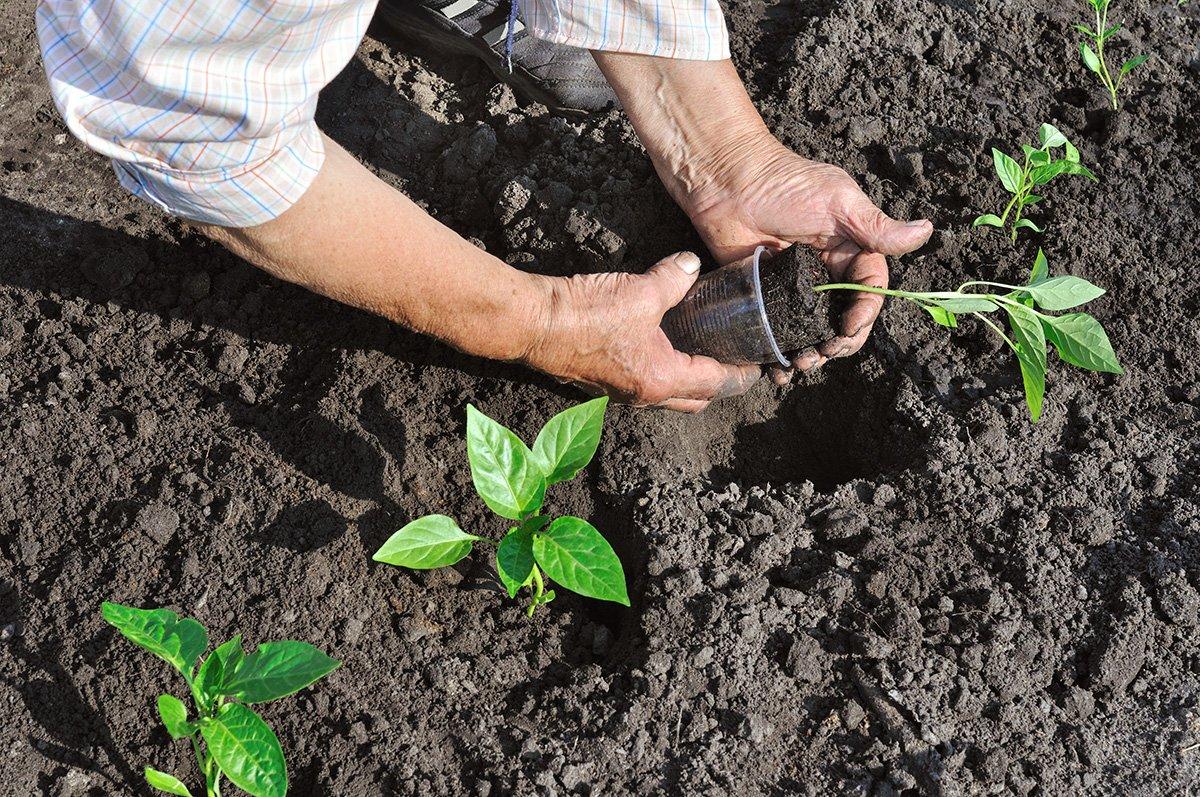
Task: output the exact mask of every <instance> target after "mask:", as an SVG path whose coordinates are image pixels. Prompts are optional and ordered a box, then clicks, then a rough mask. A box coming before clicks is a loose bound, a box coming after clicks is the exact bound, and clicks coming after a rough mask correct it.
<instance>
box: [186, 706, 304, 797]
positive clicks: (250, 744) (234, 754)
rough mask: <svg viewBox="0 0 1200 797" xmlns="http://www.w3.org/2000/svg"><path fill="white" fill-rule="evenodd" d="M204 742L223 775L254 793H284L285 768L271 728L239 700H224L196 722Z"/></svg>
mask: <svg viewBox="0 0 1200 797" xmlns="http://www.w3.org/2000/svg"><path fill="white" fill-rule="evenodd" d="M200 733H201V734H203V735H204V742H205V744H207V745H208V750H209V752H210V753H212V756H213V758H214V759H215V760H216V762H217V765H218V766H220V767H221V771H222V772H223V773H224V774H225V776H226V777H227V778H229V780H230V781H231V782H232V783H233V785H234V786H237V787H238V788H239V789H241V790H243V791H248V792H250V793H251V794H253V795H255V797H284V795H286V794H287V768H286V766H285V765H284V763H283V749H282V748H281V747H280V746H279V739H278V738H276V736H275V732H274V731H272V730H271V729H270V727H268V726H267V723H265V722H263V721H262V718H261V717H259V716H258V715H257V714H255V713H254V712H253V711H252V710H250V709H249V708H246V707H245V706H243V705H242V704H241V703H226V704H225V705H223V706H221V710H220V711H219V712H218V713H217V716H216V717H214V718H212V719H207V720H205V721H204V722H203V724H202V725H201V726H200Z"/></svg>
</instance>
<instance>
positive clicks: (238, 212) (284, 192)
mask: <svg viewBox="0 0 1200 797" xmlns="http://www.w3.org/2000/svg"><path fill="white" fill-rule="evenodd" d="M374 6H375V2H374V0H360V1H356V0H278V1H276V0H41V2H40V3H39V5H38V9H37V29H38V38H39V40H40V43H41V48H42V60H43V63H44V66H45V69H46V74H47V76H48V77H49V80H50V88H51V92H52V94H53V96H54V102H55V104H56V106H57V107H58V110H59V112H60V113H61V114H62V116H63V118H64V119H65V120H66V123H67V126H68V127H69V128H70V130H71V132H72V133H73V134H74V135H75V136H77V137H78V138H79V139H81V140H82V141H83V142H84V143H85V144H86V145H87V146H88V147H90V148H91V149H93V150H95V151H96V152H99V153H100V154H102V155H106V156H108V157H109V158H111V159H112V162H113V166H114V169H115V170H116V173H117V177H118V178H119V179H120V182H121V184H122V185H124V186H125V187H126V188H127V189H129V190H130V191H132V192H133V193H134V194H136V195H138V196H140V197H142V198H143V199H146V200H148V201H149V202H151V203H153V204H154V205H156V206H158V207H160V208H162V209H163V210H165V211H167V212H168V213H172V214H174V215H177V216H181V217H183V218H187V219H192V220H194V221H198V222H202V223H207V224H216V225H222V226H231V227H249V226H253V225H256V224H261V223H263V222H265V221H269V220H271V219H273V218H275V217H276V216H278V215H279V214H280V213H282V212H283V211H284V210H286V209H288V208H289V207H291V206H292V205H293V204H295V202H296V201H297V200H299V198H300V196H301V195H302V194H303V193H304V191H305V190H306V189H307V188H308V186H309V185H310V184H311V183H312V180H313V178H314V177H315V176H316V174H317V171H318V169H319V168H320V166H321V164H322V162H323V160H324V150H323V147H322V144H321V138H320V135H319V133H318V131H317V127H316V124H315V123H314V122H313V113H314V111H315V110H316V104H317V92H319V91H320V90H321V89H322V88H323V87H324V86H325V84H326V83H328V82H329V81H330V80H332V79H333V77H334V76H335V75H336V74H337V73H338V72H339V71H340V70H341V69H342V67H344V66H345V65H346V64H347V63H348V62H349V60H350V58H351V57H352V56H353V55H354V51H355V50H356V49H357V47H358V44H359V42H360V41H361V40H362V37H363V34H364V33H365V31H366V27H367V23H368V22H370V18H371V13H372V12H373V11H374Z"/></svg>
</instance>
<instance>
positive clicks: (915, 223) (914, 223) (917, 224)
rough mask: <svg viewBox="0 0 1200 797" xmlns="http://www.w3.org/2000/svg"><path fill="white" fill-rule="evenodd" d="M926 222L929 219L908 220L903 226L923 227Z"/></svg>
mask: <svg viewBox="0 0 1200 797" xmlns="http://www.w3.org/2000/svg"><path fill="white" fill-rule="evenodd" d="M928 223H929V219H917V220H916V221H910V222H908V223H907V224H905V225H904V226H905V227H924V226H925V225H926V224H928Z"/></svg>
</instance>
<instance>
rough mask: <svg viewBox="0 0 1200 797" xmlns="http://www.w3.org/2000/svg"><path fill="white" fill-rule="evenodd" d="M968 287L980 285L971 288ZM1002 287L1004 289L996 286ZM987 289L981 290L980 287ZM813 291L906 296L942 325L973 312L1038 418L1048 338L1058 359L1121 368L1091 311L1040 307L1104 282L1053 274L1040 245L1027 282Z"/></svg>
mask: <svg viewBox="0 0 1200 797" xmlns="http://www.w3.org/2000/svg"><path fill="white" fill-rule="evenodd" d="M968 288H971V289H976V290H971V291H968ZM996 288H999V289H1000V290H1002V291H1004V292H1003V293H999V292H995V291H994V290H992V289H996ZM979 289H983V290H979ZM813 290H814V291H818V292H820V291H831V290H853V291H865V292H867V293H877V294H880V295H882V296H895V297H898V298H901V299H907V300H909V301H910V302H913V303H914V304H916V305H917V306H918V307H921V308H923V309H924V310H925V311H926V312H928V313H929V315H930V316H932V317H933V320H934V321H936V322H937V323H939V324H941V325H942V326H944V327H950V328H954V327H956V326H958V316H959V315H962V314H970V315H973V316H975V317H976V318H978V319H979V320H981V321H983V322H984V323H985V324H987V325H988V326H989V327H990V328H991V329H992V330H993V331H995V332H996V334H998V335H999V336H1000V337H1001V338H1003V339H1004V342H1005V343H1006V344H1008V347H1009V348H1010V349H1012V351H1013V352H1014V353H1015V354H1016V356H1017V362H1018V363H1019V364H1020V367H1021V380H1022V382H1023V384H1024V387H1025V403H1026V404H1027V405H1028V407H1029V416H1030V418H1031V419H1032V420H1033V422H1034V423H1037V421H1038V419H1039V418H1040V417H1041V415H1042V401H1043V399H1044V397H1045V394H1046V371H1047V361H1046V343H1047V341H1049V342H1050V343H1052V344H1053V345H1054V348H1055V349H1056V350H1057V351H1058V356H1059V359H1061V360H1062V361H1063V362H1066V363H1070V364H1071V365H1075V366H1078V367H1080V368H1085V369H1087V370H1089V371H1102V372H1105V373H1110V374H1120V373H1123V371H1122V369H1121V365H1120V364H1119V363H1118V362H1117V355H1116V353H1115V352H1114V351H1113V348H1112V344H1111V343H1109V341H1108V335H1107V334H1105V332H1104V328H1103V327H1102V326H1101V325H1100V322H1099V321H1097V320H1096V319H1095V318H1093V317H1092V316H1090V315H1088V314H1087V313H1067V314H1065V315H1057V316H1055V315H1048V314H1046V313H1044V312H1041V311H1042V310H1049V311H1059V310H1070V309H1072V308H1075V307H1078V306H1079V305H1082V304H1085V303H1087V302H1090V301H1092V300H1093V299H1096V298H1099V297H1100V296H1103V295H1104V293H1105V291H1104V289H1103V288H1100V287H1097V286H1095V285H1093V284H1092V283H1090V282H1088V281H1087V280H1085V279H1082V278H1080V277H1073V276H1070V275H1064V276H1059V277H1051V276H1050V272H1049V268H1048V265H1047V262H1046V255H1045V254H1044V253H1043V252H1042V250H1040V249H1039V250H1038V253H1037V259H1036V260H1035V261H1034V264H1033V270H1032V272H1031V273H1030V275H1029V281H1028V282H1027V283H1026V284H1025V285H1006V284H1004V283H1001V282H988V281H985V280H972V281H970V282H964V283H963V284H962V285H960V286H959V288H958V290H956V291H930V292H917V291H900V290H889V289H887V288H875V287H871V286H863V285H856V284H853V283H833V284H827V285H817V286H815V287H814V288H813ZM997 310H1001V311H1003V312H1004V313H1005V314H1006V315H1007V316H1008V325H1009V330H1010V332H1011V335H1010V334H1006V333H1005V332H1004V330H1003V329H1002V328H1001V327H1000V326H999V325H998V324H997V323H996V322H994V321H993V320H992V319H991V318H989V317H988V315H989V314H991V313H994V312H996V311H997Z"/></svg>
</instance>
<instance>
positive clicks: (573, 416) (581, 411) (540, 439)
mask: <svg viewBox="0 0 1200 797" xmlns="http://www.w3.org/2000/svg"><path fill="white" fill-rule="evenodd" d="M607 406H608V397H607V396H602V397H600V398H597V399H592V400H591V401H586V402H584V403H583V404H580V405H579V406H577V407H572V408H571V409H569V410H564V411H563V412H560V413H559V414H558V415H555V416H554V417H553V418H551V419H550V420H549V421H548V422H547V423H546V425H545V426H543V427H542V430H541V431H540V432H538V436H537V439H536V440H534V441H533V459H534V461H535V462H536V463H537V465H538V467H539V468H541V471H542V473H544V474H545V476H546V484H557V483H558V482H563V481H567V480H568V479H573V478H574V477H575V474H577V473H579V471H581V470H583V469H584V468H585V467H587V464H588V463H589V462H591V461H592V457H593V456H595V454H596V448H597V447H598V446H599V445H600V430H601V429H602V428H603V427H604V409H605V407H607Z"/></svg>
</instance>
